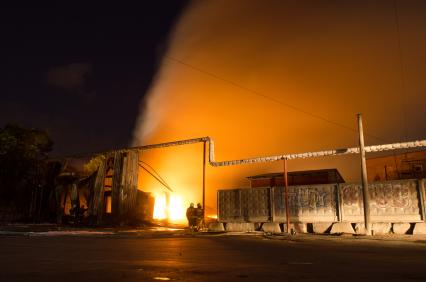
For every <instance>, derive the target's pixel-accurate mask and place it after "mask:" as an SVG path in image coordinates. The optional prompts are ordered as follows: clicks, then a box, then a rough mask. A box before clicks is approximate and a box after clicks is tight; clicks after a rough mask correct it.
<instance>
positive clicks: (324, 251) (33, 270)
mask: <svg viewBox="0 0 426 282" xmlns="http://www.w3.org/2000/svg"><path fill="white" fill-rule="evenodd" d="M279 238H282V239H276V238H275V239H268V238H265V237H263V236H195V237H194V236H190V235H184V234H174V233H173V232H169V233H156V234H148V235H146V236H143V235H142V236H140V235H139V236H111V235H102V236H17V235H6V236H5V235H3V236H0V281H48V282H50V281H74V282H75V281H164V280H169V279H170V280H171V281H318V280H324V281H413V280H414V281H415V280H418V281H425V280H426V265H425V262H426V261H425V259H426V240H411V241H409V242H404V241H390V240H384V241H383V240H366V239H352V238H342V237H330V236H328V237H325V236H295V237H292V238H289V237H279Z"/></svg>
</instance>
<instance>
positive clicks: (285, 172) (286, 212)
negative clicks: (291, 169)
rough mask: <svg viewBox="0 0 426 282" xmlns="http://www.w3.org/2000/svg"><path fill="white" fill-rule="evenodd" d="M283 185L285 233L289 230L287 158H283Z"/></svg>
mask: <svg viewBox="0 0 426 282" xmlns="http://www.w3.org/2000/svg"><path fill="white" fill-rule="evenodd" d="M283 180H284V187H285V218H286V220H287V224H286V230H285V231H286V233H289V232H290V207H289V206H288V171H287V159H284V178H283Z"/></svg>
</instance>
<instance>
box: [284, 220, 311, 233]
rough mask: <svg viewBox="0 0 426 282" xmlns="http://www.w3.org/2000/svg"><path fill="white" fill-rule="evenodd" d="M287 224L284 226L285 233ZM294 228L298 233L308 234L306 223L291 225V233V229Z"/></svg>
mask: <svg viewBox="0 0 426 282" xmlns="http://www.w3.org/2000/svg"><path fill="white" fill-rule="evenodd" d="M286 226H287V224H286V223H284V224H283V232H285V231H286V230H287V229H286ZM292 228H293V230H294V231H296V233H308V224H306V223H301V222H298V223H290V228H289V231H291V229H292Z"/></svg>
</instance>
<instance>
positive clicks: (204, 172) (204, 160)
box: [203, 141, 206, 222]
mask: <svg viewBox="0 0 426 282" xmlns="http://www.w3.org/2000/svg"><path fill="white" fill-rule="evenodd" d="M205 217H206V141H204V142H203V222H204V220H205Z"/></svg>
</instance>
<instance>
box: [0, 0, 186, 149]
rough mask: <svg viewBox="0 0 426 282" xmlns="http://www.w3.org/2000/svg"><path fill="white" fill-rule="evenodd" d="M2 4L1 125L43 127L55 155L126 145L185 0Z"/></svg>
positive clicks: (0, 33) (0, 59) (0, 47)
mask: <svg viewBox="0 0 426 282" xmlns="http://www.w3.org/2000/svg"><path fill="white" fill-rule="evenodd" d="M145 2H147V1H141V2H140V3H143V4H139V5H138V6H131V7H130V6H126V7H118V6H111V7H107V6H105V5H99V6H96V7H94V6H92V7H89V6H74V5H68V6H65V5H64V6H57V7H50V6H49V7H9V8H4V7H2V9H1V11H0V36H1V40H0V126H4V125H5V124H7V123H10V122H14V123H19V124H21V125H23V126H26V127H36V128H41V129H46V130H48V132H49V133H50V135H51V137H52V139H53V141H54V143H55V145H54V152H53V153H54V154H55V155H65V154H80V153H86V152H91V151H99V150H104V149H110V148H116V147H122V146H127V145H128V144H129V143H130V141H131V138H132V130H133V128H134V124H135V119H136V116H137V114H138V111H139V104H140V101H141V99H142V97H143V95H144V93H145V92H146V90H147V89H148V88H149V86H150V82H151V80H152V78H153V75H154V74H155V71H156V69H157V67H158V61H159V60H160V58H161V57H162V55H163V53H164V52H165V51H166V50H167V47H168V46H167V39H168V35H169V33H170V32H171V30H172V28H173V25H174V23H175V21H176V19H177V17H178V16H179V14H180V13H181V11H182V9H183V8H184V6H185V5H186V3H185V2H186V1H150V2H149V4H146V3H145Z"/></svg>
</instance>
